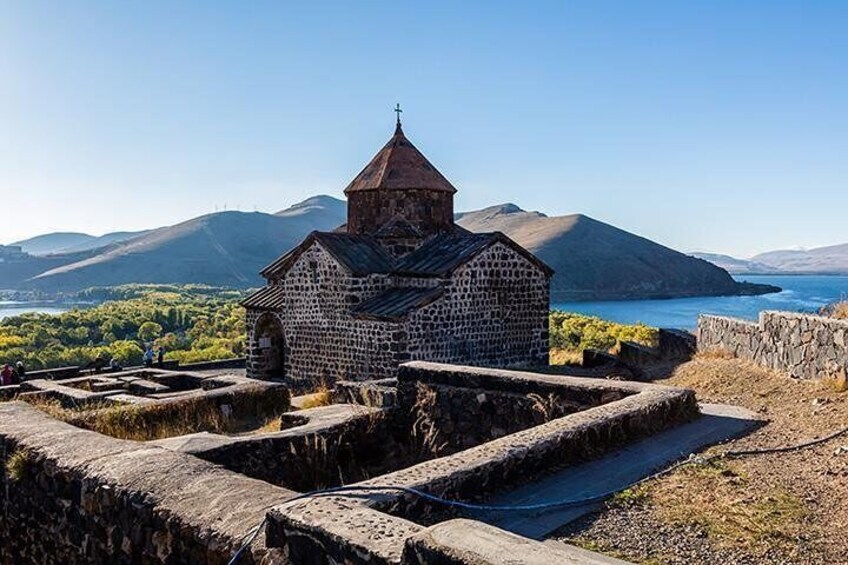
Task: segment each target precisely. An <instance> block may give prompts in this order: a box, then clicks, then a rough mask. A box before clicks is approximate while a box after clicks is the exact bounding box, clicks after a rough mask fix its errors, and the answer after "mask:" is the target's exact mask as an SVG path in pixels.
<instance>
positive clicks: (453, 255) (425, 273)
mask: <svg viewBox="0 0 848 565" xmlns="http://www.w3.org/2000/svg"><path fill="white" fill-rule="evenodd" d="M316 241H317V242H319V243H320V244H321V246H322V247H324V249H326V250H327V252H328V253H329V254H330V255H332V256H333V258H335V259H336V260H337V261H338V262H339V263H340V264H341V265H342V266H343V267H345V268H346V269H347V270H348V271H350V272H351V274H353V275H354V276H365V275H371V274H397V275H407V276H414V277H442V276H445V275H448V274H450V273H451V272H453V271H454V270H455V269H456V268H458V267H460V266H461V265H463V264H465V263H467V262H468V261H470V260H471V259H473V258H474V257H475V256H476V255H477V254H478V253H480V252H481V251H483V250H484V249H486V248H487V247H489V246H490V245H494V244H495V243H502V244H504V245H506V246H507V247H509V248H511V249H513V250H514V251H516V252H517V253H519V254H520V255H521V256H522V257H524V258H525V259H527V260H528V261H529V262H530V263H532V264H534V265H536V266H537V267H538V268H540V269H542V271H544V272H545V273H546V274H547V275H548V276H551V275H553V272H554V271H553V269H551V268H550V267H548V266H547V265H546V264H545V263H543V262H542V261H540V260H539V258H538V257H536V256H535V255H533V254H532V253H530V252H529V251H527V250H526V249H524V248H523V247H521V246H520V245H518V244H517V243H515V242H514V241H513V240H511V239H510V238H508V237H507V236H505V235H504V234H502V233H500V232H494V233H471V232H468V231H465V230H456V231H454V232H449V233H442V234H439V235H436V236H434V237H431V238H430V239H429V240H427V241H425V242H424V244H423V245H421V246H420V247H419V248H418V249H416V250H415V251H413V252H412V253H410V254H409V255H406V256H404V257H403V258H401V259H395V258H394V257H392V256H391V255H390V254H389V253H388V252H387V251H386V250H385V249H384V248H383V246H382V245H380V244H379V243H378V242H377V240H376V239H375V238H374V237H372V236H368V235H355V234H349V233H336V232H312V233H311V234H309V236H308V237H307V238H306V239H305V240H303V242H302V243H301V244H300V245H298V246H297V247H295V248H294V249H292V250H291V251H289V252H288V253H286V254H285V255H283V256H282V257H280V258H279V259H277V260H276V261H274V262H273V263H271V264H270V265H268V266H267V267H265V268H264V269H263V270H262V272H261V274H262V276H264V277H266V278H267V277H270V276H273V275H276V274H279V273H282V272H284V271H285V270H286V269H288V267H289V266H290V265H291V264H293V263H294V262H295V261H296V260H297V259H298V257H300V256H301V254H303V252H304V251H306V250H307V249H309V247H310V246H311V245H312V244H313V243H315V242H316Z"/></svg>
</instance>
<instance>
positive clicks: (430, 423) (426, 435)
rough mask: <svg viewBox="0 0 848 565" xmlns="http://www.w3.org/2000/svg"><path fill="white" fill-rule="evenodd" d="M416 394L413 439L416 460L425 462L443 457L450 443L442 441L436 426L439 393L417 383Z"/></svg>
mask: <svg viewBox="0 0 848 565" xmlns="http://www.w3.org/2000/svg"><path fill="white" fill-rule="evenodd" d="M416 394H417V396H416V400H415V406H414V413H415V422H413V424H412V433H411V439H412V444H413V446H415V451H416V454H415V456H416V459H418V460H422V461H423V460H425V459H431V458H434V457H439V456H440V455H442V454H443V453H444V451H445V448H446V447H447V446H448V442H447V441H442V439H441V437H440V435H441V434H440V432H439V429H438V425H437V424H436V411H437V409H438V400H439V395H438V392H436V390H435V389H434V388H432V387H428V386H427V385H425V384H423V383H416Z"/></svg>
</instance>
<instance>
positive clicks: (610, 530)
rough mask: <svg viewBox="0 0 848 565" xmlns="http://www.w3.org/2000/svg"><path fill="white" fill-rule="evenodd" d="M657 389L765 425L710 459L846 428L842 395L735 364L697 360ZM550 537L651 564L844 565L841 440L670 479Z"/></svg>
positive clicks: (846, 534)
mask: <svg viewBox="0 0 848 565" xmlns="http://www.w3.org/2000/svg"><path fill="white" fill-rule="evenodd" d="M657 382H659V383H662V384H669V385H674V386H684V387H688V388H693V389H695V390H696V392H697V393H698V398H699V400H701V401H705V402H724V403H729V404H737V405H740V406H744V407H746V408H749V409H751V410H755V411H758V412H760V413H761V414H763V415H764V416H766V417H767V418H768V419H769V423H768V424H767V425H766V426H764V427H763V428H761V429H759V430H758V431H756V432H754V433H753V434H751V435H749V436H747V437H745V438H741V439H739V440H737V441H734V442H730V443H728V444H726V445H724V446H718V447H715V448H713V449H712V450H711V452H717V451H724V450H726V449H749V448H755V447H775V446H781V445H787V444H793V443H797V442H800V441H804V440H808V439H813V438H816V437H822V436H824V435H827V434H828V433H830V432H832V431H835V430H837V429H840V428H842V427H844V426H846V425H848V393H846V392H841V393H840V392H836V391H834V390H833V389H831V388H829V387H828V386H827V385H826V384H823V383H820V382H806V381H795V380H792V379H789V378H788V377H785V376H782V375H778V374H774V373H771V372H767V371H764V370H762V369H760V368H758V367H755V366H753V365H750V364H747V363H744V362H741V361H738V360H730V359H720V358H698V359H695V360H694V361H692V362H689V363H686V364H684V365H681V366H680V367H678V368H676V369H675V370H674V372H673V373H672V374H671V375H670V376H668V377H667V378H665V379H662V380H659V381H657ZM552 537H553V538H556V539H560V540H562V541H565V542H567V543H575V544H577V545H581V546H584V547H587V548H589V549H592V550H595V551H602V552H606V553H609V554H610V555H614V556H616V557H619V558H622V559H626V560H629V561H633V562H641V563H649V564H660V563H668V564H678V563H679V564H683V563H686V564H689V563H711V564H712V563H740V564H780V563H786V564H790V563H791V564H795V563H798V564H808V563H810V564H818V563H822V564H824V563H827V564H848V436H842V437H840V438H837V439H834V440H831V441H829V442H826V443H824V444H821V445H819V446H816V447H814V448H810V449H805V450H803V451H798V452H793V453H784V454H775V455H765V456H758V457H750V458H745V459H735V460H731V461H727V462H726V463H720V464H719V466H718V467H715V468H711V469H705V468H702V469H689V470H684V471H676V472H675V473H673V474H672V475H671V476H669V477H666V478H663V479H660V480H658V481H654V482H652V483H651V484H649V485H648V486H647V487H646V488H645V489H644V490H643V491H642V492H641V493H640V495H639V496H636V497H634V498H633V500H621V501H615V502H613V503H611V504H610V505H609V506H608V507H607V509H606V510H604V511H602V512H600V513H598V514H594V515H589V516H587V517H584V518H583V519H582V520H579V521H577V522H574V523H572V524H569V525H568V526H566V527H565V528H563V529H562V530H560V531H559V532H557V533H556V534H554V535H553V536H552Z"/></svg>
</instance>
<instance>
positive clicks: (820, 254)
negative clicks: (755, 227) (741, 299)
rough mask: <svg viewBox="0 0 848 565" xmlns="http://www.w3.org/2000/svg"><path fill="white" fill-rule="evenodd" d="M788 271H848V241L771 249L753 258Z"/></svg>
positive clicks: (843, 272)
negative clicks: (808, 247)
mask: <svg viewBox="0 0 848 565" xmlns="http://www.w3.org/2000/svg"><path fill="white" fill-rule="evenodd" d="M751 261H756V262H758V263H764V264H766V265H769V266H770V267H774V268H775V269H777V270H779V271H782V272H786V273H818V274H846V273H848V243H844V244H842V245H831V246H828V247H817V248H815V249H803V250H786V251H769V252H767V253H760V254H759V255H756V256H754V257H752V258H751Z"/></svg>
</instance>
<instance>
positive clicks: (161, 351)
mask: <svg viewBox="0 0 848 565" xmlns="http://www.w3.org/2000/svg"><path fill="white" fill-rule="evenodd" d="M156 360H157V364H158V365H159V366H160V367H161V366H162V365H163V364H164V363H165V348H164V347H162V346H161V345H160V346H159V352H158V354H157V357H156Z"/></svg>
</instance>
